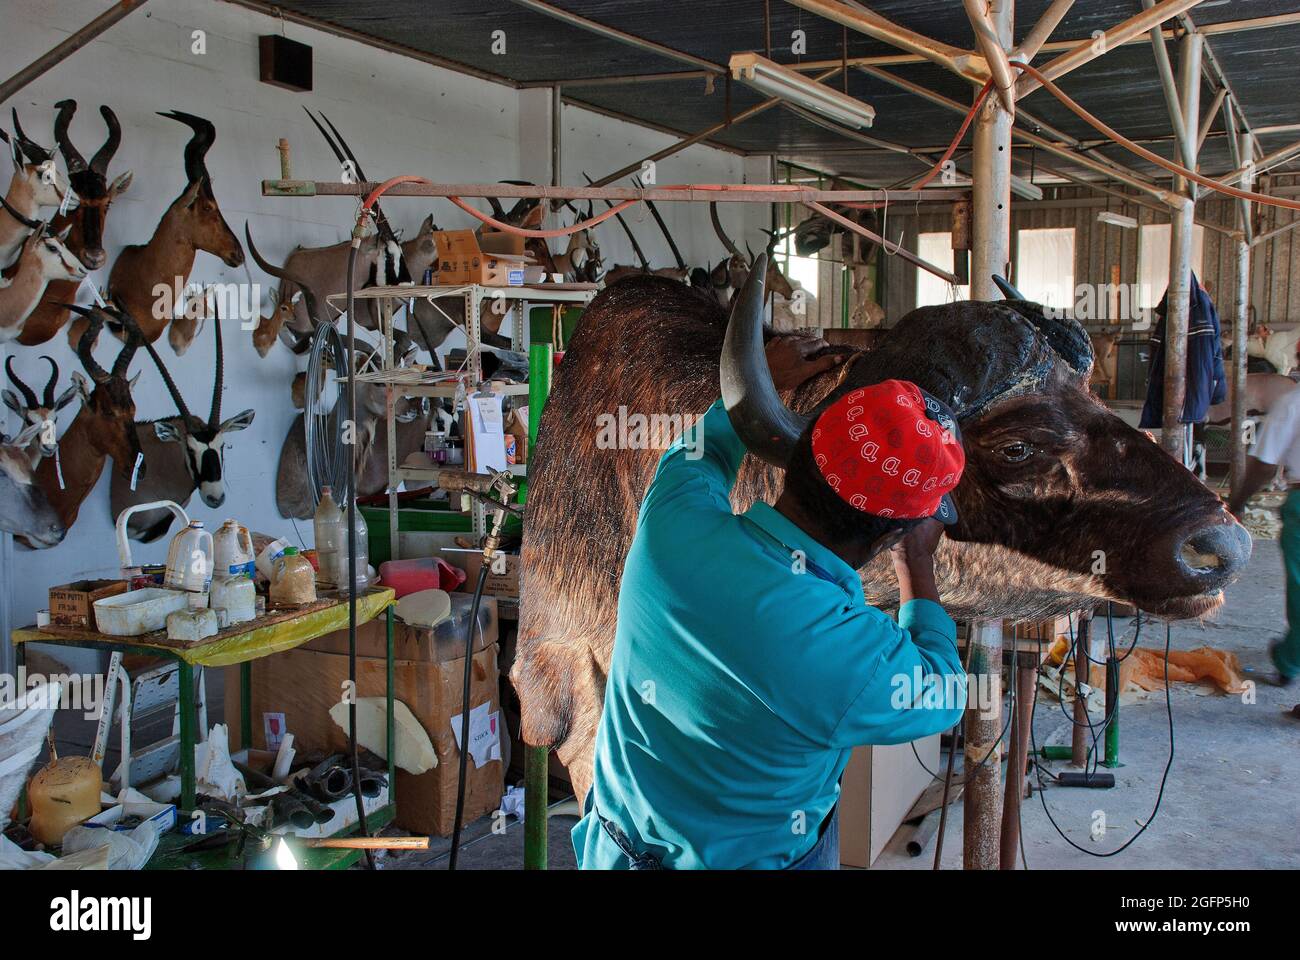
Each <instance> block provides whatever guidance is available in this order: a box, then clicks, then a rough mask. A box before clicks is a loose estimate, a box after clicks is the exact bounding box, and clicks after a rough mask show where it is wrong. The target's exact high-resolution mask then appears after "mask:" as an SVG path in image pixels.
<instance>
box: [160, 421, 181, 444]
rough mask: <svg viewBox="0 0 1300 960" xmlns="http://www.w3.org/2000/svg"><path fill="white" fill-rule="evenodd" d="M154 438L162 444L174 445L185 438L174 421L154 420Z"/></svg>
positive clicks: (178, 424)
mask: <svg viewBox="0 0 1300 960" xmlns="http://www.w3.org/2000/svg"><path fill="white" fill-rule="evenodd" d="M153 433H154V436H155V437H157V438H158V439H159V440H161V441H163V442H164V443H176V442H177V441H179V440H183V439H184V438H185V431H184V430H183V429H181V425H180V423H179V422H177V421H175V420H156V421H154V425H153Z"/></svg>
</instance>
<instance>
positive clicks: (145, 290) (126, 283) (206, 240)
mask: <svg viewBox="0 0 1300 960" xmlns="http://www.w3.org/2000/svg"><path fill="white" fill-rule="evenodd" d="M159 116H162V117H167V118H168V119H170V120H176V121H179V122H180V123H183V124H185V125H186V126H188V127H189V128H190V129H191V130H193V131H194V133H193V136H191V137H190V141H189V143H187V144H186V145H185V176H186V179H187V186H186V187H185V190H184V191H182V193H181V195H180V196H179V197H177V198H176V199H175V200H174V201H173V202H172V205H171V206H170V207H168V208H167V212H166V213H164V214H163V216H162V219H161V220H159V221H158V226H157V227H156V228H155V229H154V233H153V236H152V237H151V238H150V239H149V242H148V243H146V244H144V245H134V246H130V247H127V248H126V249H125V250H123V251H122V253H121V254H120V255H119V256H118V258H117V261H116V262H115V263H114V264H113V270H112V272H111V273H110V274H109V276H108V291H109V295H110V296H111V297H113V298H114V299H116V300H117V301H118V302H119V303H121V304H122V306H123V307H124V308H125V309H126V312H127V313H128V314H130V315H131V316H132V317H135V318H136V320H137V322H138V323H139V325H140V331H141V333H142V334H143V335H144V338H145V340H146V341H147V342H148V343H153V342H154V341H155V340H157V339H158V337H159V336H161V335H162V332H163V328H164V327H166V326H167V325H168V324H169V323H170V324H171V330H170V331H168V334H167V341H168V342H169V343H170V344H171V346H172V349H173V350H174V351H176V354H177V355H178V356H179V355H181V354H184V353H185V351H186V350H188V349H189V346H190V344H191V343H193V342H194V335H195V334H196V333H197V332H198V325H199V319H198V317H197V316H193V315H190V313H188V312H187V314H186V315H185V316H175V317H174V316H173V313H174V308H175V306H176V305H175V304H171V298H170V297H163V298H159V297H158V294H157V292H156V291H157V289H159V288H162V289H166V290H176V289H179V288H183V287H184V286H185V284H186V282H187V281H188V280H189V276H190V270H191V269H193V267H194V258H195V256H196V255H197V253H198V252H199V251H200V250H202V251H203V252H205V253H210V254H212V255H213V256H216V257H219V258H220V259H221V261H222V262H223V263H225V264H226V266H228V267H238V266H239V265H240V264H242V263H243V262H244V250H243V248H242V247H241V246H240V245H239V238H238V237H236V236H235V234H234V232H233V231H232V230H231V229H230V227H229V225H228V224H227V223H226V220H225V218H224V217H223V216H222V215H221V208H220V207H219V206H218V205H217V198H216V195H215V194H214V193H213V191H212V177H211V176H210V175H209V174H208V170H207V167H206V166H205V165H204V162H203V158H204V156H206V155H207V152H208V150H209V149H211V147H212V141H213V140H215V139H216V135H217V131H216V128H215V127H214V126H213V125H212V124H211V123H210V122H209V121H207V120H204V119H203V118H202V117H196V116H194V114H192V113H182V112H181V111H179V110H172V111H170V112H168V113H160V114H159ZM168 304H170V305H171V306H172V309H171V310H168V309H165V306H166V305H168Z"/></svg>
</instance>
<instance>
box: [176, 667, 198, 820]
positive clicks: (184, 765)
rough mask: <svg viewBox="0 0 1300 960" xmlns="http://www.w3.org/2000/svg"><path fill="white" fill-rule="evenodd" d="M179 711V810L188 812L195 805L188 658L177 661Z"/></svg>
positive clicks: (191, 682) (191, 683)
mask: <svg viewBox="0 0 1300 960" xmlns="http://www.w3.org/2000/svg"><path fill="white" fill-rule="evenodd" d="M176 679H177V682H178V683H179V685H180V691H179V694H180V697H179V699H180V711H181V732H180V737H181V810H183V811H184V812H186V813H189V812H190V811H191V810H193V809H194V808H195V806H196V805H197V797H196V796H195V794H196V792H197V791H196V787H195V778H194V745H195V743H196V742H197V737H196V736H195V734H194V667H193V666H191V664H190V662H189V661H188V660H179V661H177V675H176Z"/></svg>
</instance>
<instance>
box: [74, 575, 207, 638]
mask: <svg viewBox="0 0 1300 960" xmlns="http://www.w3.org/2000/svg"><path fill="white" fill-rule="evenodd" d="M189 596H190V595H189V594H188V593H186V592H185V591H183V590H164V589H162V588H161V587H146V588H145V589H143V590H131V591H129V592H127V593H119V594H118V595H117V596H115V597H105V598H104V599H103V600H96V601H95V624H96V626H97V628H98V629H99V632H100V633H106V634H108V635H109V636H110V637H138V636H140V635H141V634H143V633H152V632H153V631H155V630H161V629H163V628H164V627H166V626H167V614H169V613H174V612H175V611H177V610H184V609H185V606H186V604H187V603H188V602H189Z"/></svg>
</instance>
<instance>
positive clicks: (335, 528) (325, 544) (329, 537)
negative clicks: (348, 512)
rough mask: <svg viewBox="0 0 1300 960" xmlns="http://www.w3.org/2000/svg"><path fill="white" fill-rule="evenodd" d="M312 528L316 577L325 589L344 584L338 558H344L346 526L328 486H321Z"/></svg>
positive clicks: (344, 578) (344, 580)
mask: <svg viewBox="0 0 1300 960" xmlns="http://www.w3.org/2000/svg"><path fill="white" fill-rule="evenodd" d="M312 528H313V530H314V533H315V536H316V563H317V567H318V570H317V573H316V579H317V580H318V581H320V584H321V586H323V587H325V588H327V589H332V588H334V587H336V586H338V585H339V584H340V583H342V584H346V582H347V580H346V577H345V576H340V575H339V558H340V556H342V557H344V558H346V551H347V537H348V533H347V527H345V526H343V511H341V510H340V509H339V505H338V504H337V503H335V502H334V497H333V495H332V494H331V493H330V488H329V487H321V491H320V503H319V504H317V506H316V516H315V517H314V518H313V519H312Z"/></svg>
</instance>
